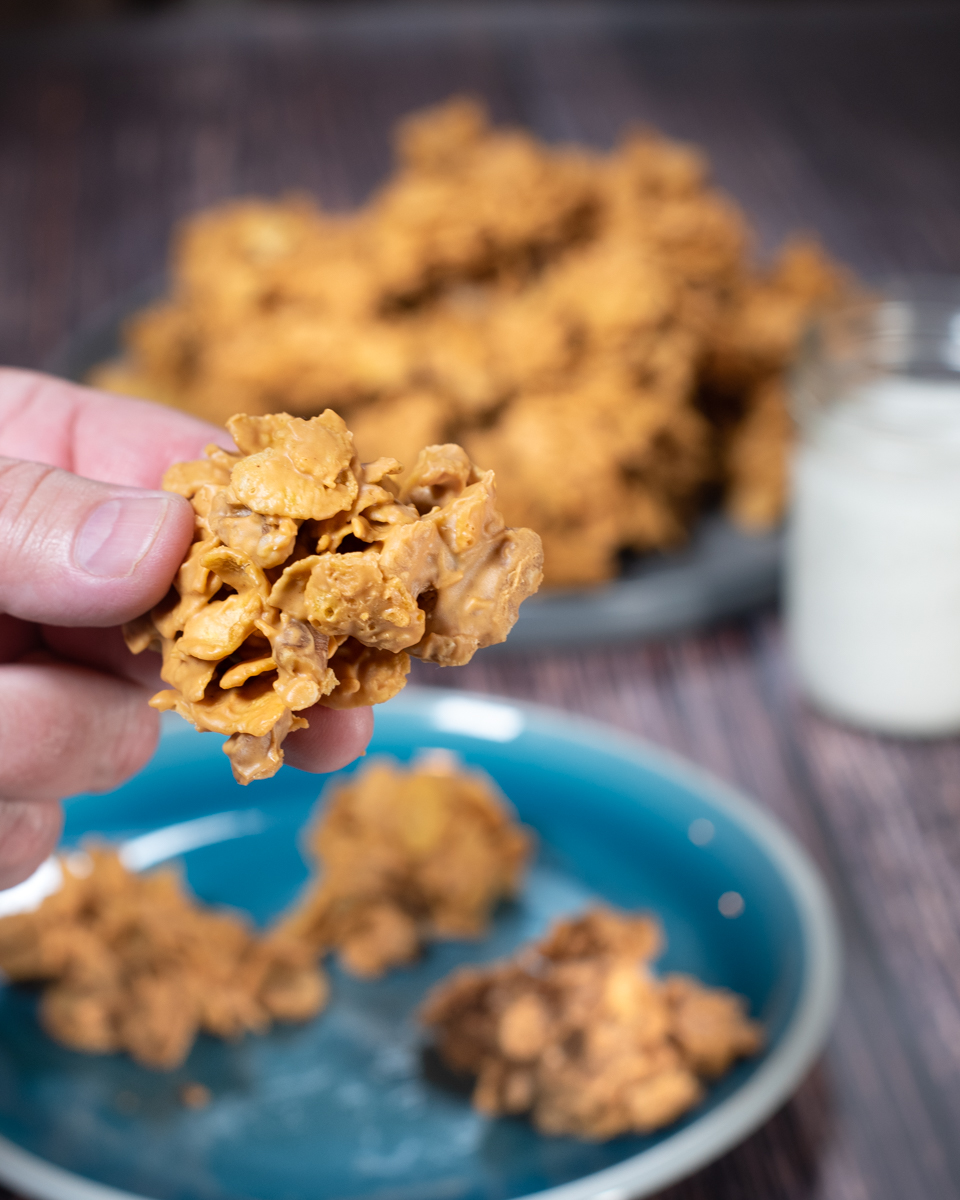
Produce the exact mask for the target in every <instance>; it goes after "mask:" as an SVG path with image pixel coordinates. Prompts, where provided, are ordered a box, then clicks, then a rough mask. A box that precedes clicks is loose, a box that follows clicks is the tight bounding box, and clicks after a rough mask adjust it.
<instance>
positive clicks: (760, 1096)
mask: <svg viewBox="0 0 960 1200" xmlns="http://www.w3.org/2000/svg"><path fill="white" fill-rule="evenodd" d="M451 700H457V701H461V702H463V701H467V702H469V703H471V704H474V705H482V706H485V707H486V708H487V710H488V711H489V712H490V714H491V716H493V717H494V718H496V717H497V716H499V717H500V721H499V722H498V723H497V725H498V727H499V728H502V727H503V725H502V721H503V717H504V716H507V717H508V718H509V717H510V713H511V711H512V713H513V714H516V715H517V716H519V717H521V718H522V720H520V721H517V720H516V717H514V718H513V720H514V724H515V725H516V726H517V732H516V734H513V735H511V736H510V737H509V738H505V737H503V736H500V735H498V736H494V737H492V740H496V741H506V740H510V741H512V740H514V737H517V736H519V735H520V733H522V732H523V731H524V730H525V729H528V728H531V727H536V726H538V725H541V724H543V725H546V727H547V729H548V730H549V732H550V733H551V734H552V735H553V736H558V735H559V736H562V737H563V738H564V740H565V741H568V742H576V743H580V744H584V745H585V746H586V747H587V748H589V749H590V750H591V751H592V752H597V751H599V752H600V753H605V754H608V755H611V756H613V757H617V758H620V759H621V760H625V761H627V762H633V763H636V764H637V765H641V766H643V767H645V768H648V769H649V768H653V769H654V770H655V771H657V772H659V773H660V774H661V775H663V776H666V777H667V778H669V779H672V780H674V781H676V782H677V783H679V784H681V785H682V786H685V787H687V788H690V789H691V790H695V791H697V792H698V793H700V794H701V795H703V796H704V797H705V798H706V799H707V800H708V801H709V802H710V803H711V804H713V805H714V806H715V807H716V808H718V809H720V810H721V811H722V812H723V813H724V815H725V816H727V817H728V818H729V819H730V820H732V821H733V822H734V823H735V824H737V825H738V826H739V827H740V828H741V829H742V830H743V831H744V832H745V833H746V834H747V835H748V836H750V837H752V838H753V840H754V841H755V842H756V843H757V844H758V846H759V847H760V848H761V849H762V851H763V852H764V853H765V854H766V855H767V856H768V858H769V859H770V860H771V861H772V862H773V864H774V865H775V867H776V869H777V871H778V874H779V875H780V876H781V878H782V880H783V881H784V883H785V884H786V886H787V887H788V890H789V892H790V894H791V897H792V899H793V901H794V903H795V904H796V907H797V914H798V918H799V921H800V927H801V931H802V937H803V942H804V956H803V961H804V978H803V983H802V986H801V991H800V998H799V1000H798V1002H797V1005H796V1009H795V1012H794V1014H793V1016H792V1017H791V1019H790V1022H789V1024H788V1026H787V1028H786V1030H785V1031H784V1033H783V1036H782V1038H781V1040H780V1043H779V1044H778V1045H777V1047H776V1048H775V1049H774V1050H772V1051H771V1052H770V1053H769V1054H768V1056H767V1058H766V1060H765V1061H764V1062H763V1063H762V1064H761V1066H760V1067H759V1068H758V1069H757V1071H756V1072H755V1073H754V1074H753V1075H751V1077H750V1078H749V1079H748V1080H746V1081H745V1082H744V1083H743V1084H742V1085H741V1086H740V1087H739V1088H737V1090H736V1091H735V1092H733V1093H732V1094H731V1095H730V1096H728V1097H727V1098H726V1099H725V1100H723V1101H722V1102H721V1103H720V1104H718V1105H717V1107H716V1108H714V1109H712V1110H711V1111H710V1112H708V1113H705V1114H704V1115H703V1116H702V1117H700V1118H698V1119H697V1120H695V1121H694V1122H693V1123H692V1124H690V1125H688V1126H687V1127H686V1128H684V1129H682V1130H680V1131H679V1132H677V1133H675V1134H673V1135H671V1136H670V1137H668V1138H666V1139H664V1141H662V1142H660V1143H659V1144H658V1145H656V1146H653V1147H651V1148H650V1149H647V1150H644V1151H641V1152H640V1153H639V1154H637V1155H634V1156H633V1157H632V1158H628V1159H626V1160H624V1161H623V1162H621V1163H617V1164H616V1166H613V1167H607V1168H605V1169H604V1170H602V1171H597V1172H594V1173H593V1174H591V1175H585V1176H583V1177H582V1178H581V1179H577V1180H573V1181H571V1182H569V1183H565V1184H561V1185H559V1186H558V1187H552V1188H547V1189H546V1190H541V1191H538V1192H536V1193H528V1194H527V1195H525V1196H522V1197H517V1198H516V1200H642V1197H645V1196H649V1195H651V1194H653V1193H654V1192H657V1191H659V1190H661V1189H662V1188H665V1187H668V1186H669V1185H670V1184H672V1183H676V1182H677V1181H678V1180H679V1179H682V1178H685V1177H687V1176H689V1175H691V1174H693V1172H694V1171H697V1170H699V1169H700V1168H701V1167H704V1166H706V1165H707V1164H708V1163H710V1162H713V1161H714V1160H715V1159H717V1158H719V1157H720V1156H721V1155H722V1154H724V1153H725V1152H726V1151H727V1150H729V1149H731V1148H732V1147H733V1146H735V1145H737V1144H738V1143H739V1142H741V1141H743V1140H744V1139H745V1138H746V1137H748V1136H749V1135H750V1134H751V1133H753V1132H754V1130H755V1129H757V1128H758V1127H759V1126H760V1125H761V1124H762V1123H763V1122H764V1121H765V1120H766V1119H767V1118H768V1117H770V1116H772V1114H773V1113H774V1112H775V1111H776V1110H777V1109H778V1108H779V1107H780V1105H781V1104H782V1103H784V1101H786V1100H787V1099H788V1098H789V1096H790V1095H791V1094H792V1093H793V1092H794V1091H795V1090H796V1088H797V1087H798V1085H799V1084H800V1082H801V1081H802V1079H803V1077H804V1076H805V1075H806V1073H807V1071H808V1070H809V1068H810V1067H811V1066H812V1065H813V1063H814V1061H815V1060H816V1058H817V1057H818V1056H819V1054H820V1052H821V1050H822V1049H823V1047H824V1045H825V1043H826V1041H827V1038H828V1036H829V1034H830V1030H831V1028H832V1025H833V1021H834V1018H835V1016H836V1012H837V1009H838V1007H839V1002H840V993H841V986H842V978H843V952H842V941H841V935H840V928H839V923H838V920H837V915H836V910H835V907H834V904H833V901H832V899H831V897H830V893H829V891H828V889H827V885H826V883H825V881H824V879H823V877H822V875H821V873H820V871H819V869H818V868H817V866H816V865H815V863H814V862H813V860H812V858H811V857H810V855H809V854H808V853H807V851H806V850H805V849H804V848H803V847H802V846H801V845H800V843H799V842H798V841H797V840H796V838H795V837H794V836H793V834H791V833H790V832H789V831H788V830H787V828H786V827H785V826H784V825H783V824H782V823H781V822H780V821H779V820H778V819H777V818H776V817H775V816H773V815H772V814H771V813H769V812H767V811H766V810H765V809H763V808H762V807H761V806H760V805H759V803H758V802H757V801H755V800H752V799H750V798H749V797H748V796H747V795H746V794H745V793H743V792H741V791H740V790H739V789H738V788H736V787H734V786H732V785H731V784H728V783H725V782H724V781H723V780H721V779H719V778H717V777H716V776H714V775H712V774H711V773H710V772H708V771H706V770H704V769H702V768H700V767H697V766H695V765H694V764H693V763H690V762H688V761H686V760H685V759H683V758H682V757H681V756H679V755H677V754H674V753H673V752H671V751H669V750H665V749H663V748H661V747H659V746H654V745H652V744H651V743H649V742H647V741H646V740H645V739H643V738H640V737H638V736H636V735H634V734H630V733H626V732H623V731H621V730H618V729H616V728H615V727H613V726H610V725H606V724H603V723H602V722H600V721H596V720H594V719H592V718H590V717H581V716H579V715H573V714H571V713H570V712H569V711H566V710H562V709H555V708H552V707H550V706H548V705H542V704H535V703H532V702H530V701H521V700H514V699H512V698H510V697H507V696H498V695H495V694H492V693H482V692H470V691H461V690H460V689H455V688H434V687H413V686H411V687H408V688H406V689H404V691H403V692H401V693H400V695H398V696H397V697H395V698H394V699H393V700H392V701H391V702H390V703H391V706H392V707H393V708H395V709H407V710H410V711H411V712H413V711H416V710H418V709H419V710H420V713H419V715H421V716H423V717H425V718H426V719H427V720H428V721H429V722H430V724H432V725H433V726H434V727H436V728H443V729H446V730H449V726H444V725H442V724H438V723H437V720H436V715H437V710H438V709H439V708H440V706H441V705H443V704H444V703H445V702H447V703H448V702H449V701H451ZM508 723H509V721H508ZM178 725H179V727H180V728H182V729H184V730H186V729H187V728H188V727H187V726H186V725H185V724H183V723H180V722H178ZM168 728H172V726H168ZM459 732H463V733H468V732H469V731H468V730H466V729H462V730H459ZM473 736H475V737H477V736H479V737H480V739H481V740H483V735H477V734H476V733H474V734H473ZM488 736H490V735H488ZM0 1179H2V1180H3V1182H4V1183H5V1184H6V1185H7V1186H8V1187H10V1188H12V1189H14V1190H18V1191H19V1192H20V1193H21V1194H22V1195H24V1196H27V1197H30V1198H31V1200H150V1198H149V1197H144V1196H139V1195H136V1194H135V1193H132V1192H126V1191H122V1190H120V1189H117V1188H112V1187H109V1186H108V1185H106V1184H101V1183H96V1182H94V1181H93V1180H90V1179H86V1178H84V1177H83V1176H80V1175H76V1174H74V1173H73V1172H71V1171H67V1170H64V1169H63V1168H62V1167H57V1166H54V1165H53V1164H52V1163H49V1162H46V1161H45V1160H44V1159H42V1158H40V1157H38V1156H37V1155H34V1154H31V1153H29V1152H28V1151H26V1150H23V1149H21V1148H20V1147H19V1146H17V1145H16V1144H15V1143H14V1142H11V1141H10V1140H9V1139H7V1138H5V1137H3V1136H0Z"/></svg>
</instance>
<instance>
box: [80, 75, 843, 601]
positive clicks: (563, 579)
mask: <svg viewBox="0 0 960 1200" xmlns="http://www.w3.org/2000/svg"><path fill="white" fill-rule="evenodd" d="M397 152H398V165H397V169H396V172H395V174H394V176H393V177H392V178H391V179H390V180H389V181H388V182H387V184H386V185H385V186H384V187H383V188H382V189H381V190H380V191H379V192H378V193H377V194H375V195H374V197H373V198H372V199H371V201H370V202H369V203H368V204H367V206H366V207H365V208H363V209H362V210H360V211H358V212H355V213H352V214H346V215H333V214H328V213H325V212H322V211H320V210H319V209H318V208H317V207H316V206H315V205H314V204H313V203H312V202H311V201H310V200H308V199H306V198H302V197H300V198H293V199H289V200H285V201H280V202H273V203H271V202H266V201H253V200H251V201H241V202H235V203H231V204H228V205H225V206H223V207H221V208H218V209H215V210H212V211H210V212H207V213H203V214H201V215H199V216H197V217H195V218H194V219H193V220H191V221H189V222H188V223H187V224H186V225H185V226H184V227H183V229H182V231H181V233H180V235H179V237H178V239H177V243H176V249H175V253H174V259H173V264H172V274H173V280H174V285H173V294H172V296H171V298H170V299H169V300H167V301H165V302H163V303H162V304H159V305H157V306H156V307H154V308H152V309H149V310H147V311H146V312H144V313H142V314H140V315H139V316H138V317H136V318H135V319H134V320H133V321H132V322H131V323H130V324H129V326H128V329H127V332H126V345H127V357H126V358H125V360H123V361H121V362H118V363H113V364H107V365H106V366H104V367H103V368H101V369H100V370H99V371H97V372H96V373H95V375H94V377H93V382H95V383H97V384H99V385H100V386H103V387H108V388H113V389H115V390H117V391H123V392H129V393H133V394H135V395H144V396H147V397H149V398H153V399H159V400H162V401H166V402H169V403H172V404H175V405H179V406H182V407H185V408H187V409H190V410H191V411H193V412H196V413H199V414H200V415H202V416H205V417H208V418H211V419H213V420H214V421H218V422H220V421H223V420H224V419H225V418H226V417H227V416H228V415H229V414H230V413H231V412H233V411H235V410H236V408H237V407H242V408H243V409H244V410H245V411H246V412H250V413H267V412H270V411H273V410H274V409H275V408H276V407H277V406H278V405H282V406H283V407H284V408H285V409H286V410H287V411H289V412H291V413H295V414H297V415H301V416H312V415H314V414H316V413H319V412H320V411H321V410H322V409H324V408H325V407H328V406H329V407H331V408H333V409H335V410H336V411H337V412H338V413H340V414H342V415H344V416H345V417H346V418H347V419H348V420H349V422H350V426H351V428H352V429H353V431H354V433H355V434H356V436H357V441H358V446H359V447H360V451H361V454H362V456H363V457H364V458H376V457H377V456H378V455H381V454H392V455H397V456H398V457H399V458H400V459H401V460H402V461H404V462H406V463H409V462H412V461H413V457H414V455H415V453H416V451H417V450H419V448H420V447H421V446H423V445H426V444H431V443H441V442H447V441H456V442H458V443H460V444H461V445H463V446H464V447H466V449H467V451H468V452H469V454H470V456H471V457H472V458H473V460H474V461H475V462H478V463H481V464H483V465H484V466H486V467H491V468H493V469H494V470H495V471H496V472H497V477H498V479H499V480H500V484H501V503H502V504H503V507H504V512H505V514H506V517H507V519H508V520H509V522H510V523H511V524H515V525H529V526H530V527H532V528H534V529H536V530H537V532H538V533H540V534H541V536H542V537H543V540H544V545H545V549H546V573H547V581H548V582H549V583H551V584H581V583H591V582H596V581H599V580H603V579H606V578H609V577H610V576H611V575H613V574H615V573H616V571H617V564H618V558H617V552H618V551H620V550H623V549H632V550H635V551H647V550H651V549H658V548H662V547H667V546H670V545H672V544H674V543H677V542H678V541H681V540H682V539H683V538H684V536H685V535H686V533H687V531H688V530H689V528H690V526H691V524H692V522H693V521H694V520H695V519H696V517H697V515H698V513H699V512H700V511H701V510H702V508H703V506H704V504H705V503H712V502H713V498H715V497H716V495H717V493H721V494H722V497H723V500H724V503H725V504H726V507H727V510H728V511H729V512H730V513H731V514H732V516H733V517H734V518H735V519H736V520H737V521H738V522H740V523H741V524H742V525H744V526H746V527H748V528H751V529H763V528H766V527H768V526H770V525H772V524H774V523H775V522H776V521H777V520H778V519H779V517H780V515H781V512H782V509H783V504H784V494H785V486H784V480H785V475H784V462H785V450H786V446H787V444H788V441H789V438H790V422H789V420H788V417H787V413H786V408H785V405H784V401H783V389H782V376H783V371H784V367H785V365H786V364H787V363H789V361H790V360H791V358H792V357H793V355H794V352H795V349H796V346H797V341H798V338H799V336H800V332H801V330H802V329H803V327H804V324H805V323H806V321H807V319H808V318H809V316H810V314H811V313H812V312H813V311H814V310H815V309H816V308H817V307H819V306H822V305H826V304H831V303H835V302H837V301H838V300H840V299H842V298H843V297H844V295H845V294H847V293H848V292H849V290H850V284H849V282H848V280H847V279H846V277H845V275H844V274H843V273H842V272H841V271H840V270H838V268H837V267H835V266H834V265H833V264H832V263H831V262H830V261H829V260H828V259H827V257H826V256H825V255H824V254H823V252H822V251H821V250H820V249H819V248H818V246H817V245H816V244H815V243H813V242H811V241H803V240H795V241H792V242H790V243H788V244H787V246H786V247H785V248H784V250H783V251H782V253H781V254H780V256H779V257H778V258H777V260H776V261H775V262H774V264H773V266H772V267H771V268H770V269H768V270H763V271H758V270H757V269H756V268H755V267H754V266H753V265H752V264H751V261H750V258H749V254H748V250H749V242H750V231H749V227H748V224H747V222H746V220H745V218H744V216H743V214H742V213H741V212H740V211H739V210H738V209H737V208H736V206H735V205H734V204H733V203H732V202H731V201H730V200H729V199H728V198H726V197H725V196H723V195H722V194H721V193H719V192H718V191H717V190H716V189H714V188H713V187H712V186H711V184H710V181H709V175H708V168H707V163H706V161H705V159H704V158H703V156H702V155H701V154H699V153H698V152H696V151H695V150H693V149H691V148H690V147H687V146H684V145H680V144H678V143H675V142H670V141H667V140H665V139H662V138H660V137H658V136H656V135H655V134H652V133H649V132H640V133H632V134H630V135H629V136H627V137H626V138H625V139H624V141H623V142H622V143H621V144H620V146H619V147H618V148H617V149H616V150H615V151H614V152H613V153H611V154H607V155H602V154H598V153H592V152H589V151H587V150H584V149H581V148H554V147H548V146H546V145H544V144H543V143H540V142H538V141H536V140H535V139H534V138H532V137H531V136H529V135H528V134H527V133H524V132H522V131H519V130H514V129H505V130H502V129H500V130H498V129H493V128H491V127H490V125H489V124H488V122H487V119H486V116H485V114H484V112H483V110H482V108H481V107H480V106H478V105H477V104H476V103H474V102H472V101H469V100H463V99H460V100H453V101H451V102H449V103H448V104H446V105H444V106H441V107H440V108H437V109H434V110H432V111H429V112H426V113H423V114H420V115H416V116H413V117H411V118H408V119H407V120H406V121H404V122H402V123H401V124H400V127H399V132H398V136H397ZM574 447H575V449H576V452H575V453H574V452H573V448H574Z"/></svg>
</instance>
